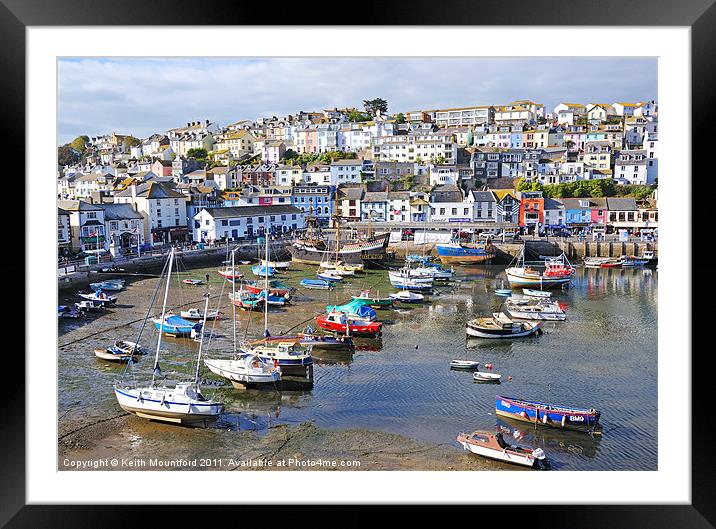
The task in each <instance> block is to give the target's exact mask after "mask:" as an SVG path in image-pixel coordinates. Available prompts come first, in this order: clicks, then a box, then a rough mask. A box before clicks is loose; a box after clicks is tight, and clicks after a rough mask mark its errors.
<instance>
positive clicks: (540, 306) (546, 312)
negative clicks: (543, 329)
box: [504, 297, 567, 321]
mask: <svg viewBox="0 0 716 529" xmlns="http://www.w3.org/2000/svg"><path fill="white" fill-rule="evenodd" d="M504 311H505V313H506V314H507V315H508V316H510V317H511V318H520V319H524V320H548V321H564V320H565V319H567V315H566V314H565V313H564V311H563V310H562V307H560V306H559V303H556V302H554V301H548V300H545V299H537V298H529V297H524V298H515V297H512V298H510V299H508V300H507V301H505V306H504Z"/></svg>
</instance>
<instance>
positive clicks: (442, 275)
mask: <svg viewBox="0 0 716 529" xmlns="http://www.w3.org/2000/svg"><path fill="white" fill-rule="evenodd" d="M409 270H410V271H409V276H410V277H411V278H420V277H431V278H433V279H434V280H435V281H440V280H442V281H446V280H448V279H452V278H453V276H454V275H455V270H453V269H452V268H450V269H449V270H448V269H445V268H442V267H441V266H418V267H416V268H410V269H409Z"/></svg>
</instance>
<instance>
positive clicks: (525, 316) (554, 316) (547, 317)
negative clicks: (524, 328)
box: [503, 306, 567, 321]
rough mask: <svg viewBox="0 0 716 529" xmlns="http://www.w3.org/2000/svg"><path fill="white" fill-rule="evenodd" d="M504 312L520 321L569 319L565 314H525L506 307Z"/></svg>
mask: <svg viewBox="0 0 716 529" xmlns="http://www.w3.org/2000/svg"><path fill="white" fill-rule="evenodd" d="M503 310H504V311H505V312H506V313H507V315H508V316H510V317H511V318H517V319H520V320H545V321H564V320H566V319H567V315H566V314H565V313H564V312H562V313H559V312H542V311H540V312H525V311H521V310H516V309H511V308H509V307H508V306H505V308H504V309H503Z"/></svg>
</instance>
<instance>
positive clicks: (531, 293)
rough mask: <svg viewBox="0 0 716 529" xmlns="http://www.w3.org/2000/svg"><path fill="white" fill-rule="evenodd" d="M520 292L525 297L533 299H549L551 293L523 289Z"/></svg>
mask: <svg viewBox="0 0 716 529" xmlns="http://www.w3.org/2000/svg"><path fill="white" fill-rule="evenodd" d="M522 292H523V293H524V295H525V296H530V297H533V298H551V297H552V293H551V292H545V291H544V290H532V289H531V288H523V289H522Z"/></svg>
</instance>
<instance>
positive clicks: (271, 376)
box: [204, 354, 281, 388]
mask: <svg viewBox="0 0 716 529" xmlns="http://www.w3.org/2000/svg"><path fill="white" fill-rule="evenodd" d="M204 365H205V366H206V367H207V368H208V369H209V371H211V372H212V373H214V374H215V375H218V376H220V377H222V378H225V379H227V380H228V381H229V382H231V384H232V385H233V386H234V387H235V388H243V387H244V386H246V385H248V384H273V383H275V382H278V381H279V380H281V368H280V367H278V366H275V365H274V363H273V362H270V363H269V362H265V361H264V360H262V359H261V358H259V357H258V356H257V355H254V354H241V355H238V358H235V359H214V358H212V359H209V358H206V359H205V360H204Z"/></svg>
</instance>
